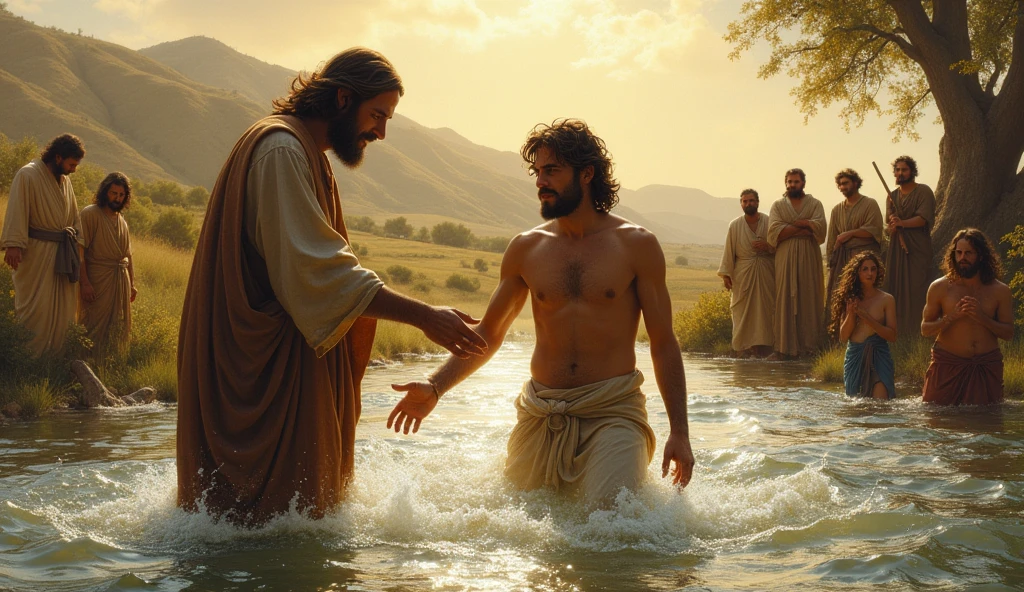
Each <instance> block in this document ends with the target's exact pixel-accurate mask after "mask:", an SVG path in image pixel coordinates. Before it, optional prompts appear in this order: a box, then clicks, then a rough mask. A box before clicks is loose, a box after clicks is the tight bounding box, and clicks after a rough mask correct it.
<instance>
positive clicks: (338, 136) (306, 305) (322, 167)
mask: <svg viewBox="0 0 1024 592" xmlns="http://www.w3.org/2000/svg"><path fill="white" fill-rule="evenodd" d="M403 92H404V90H403V87H402V81H401V78H400V77H399V76H398V73H397V72H396V71H395V69H394V67H393V66H392V65H391V63H390V62H389V61H388V60H387V59H386V58H385V57H384V56H382V55H380V54H379V53H377V52H375V51H372V50H368V49H365V48H353V49H349V50H346V51H343V52H341V53H339V54H338V55H336V56H334V57H333V58H331V59H330V60H329V61H328V62H327V63H326V65H324V66H323V67H322V68H321V69H320V70H318V71H316V72H314V73H312V74H311V75H308V76H305V75H299V76H298V77H297V78H296V79H295V81H294V82H293V83H292V89H291V93H290V94H289V95H288V96H287V97H284V98H282V99H278V100H277V101H275V102H274V107H275V114H274V115H272V116H270V117H266V118H264V119H261V120H260V121H258V122H256V123H255V124H254V125H253V126H252V127H250V128H249V129H248V130H247V131H246V132H245V133H244V134H243V135H242V137H241V139H239V141H238V143H237V144H236V145H235V147H234V149H233V151H232V153H231V155H230V156H229V157H228V160H227V162H226V163H225V164H224V167H223V168H222V169H221V172H220V176H219V177H218V179H217V182H216V185H215V186H214V189H213V193H212V194H211V196H210V203H209V206H208V209H207V213H206V218H205V221H204V223H203V229H202V232H201V234H200V237H199V245H198V247H197V250H196V255H195V260H194V262H193V265H192V273H191V277H190V278H189V285H188V289H187V292H186V295H185V305H184V310H183V312H182V319H181V332H180V337H179V342H178V443H177V444H178V446H177V448H178V455H177V456H178V504H179V505H180V506H181V507H183V508H185V509H186V510H190V511H196V510H199V509H205V510H206V511H209V512H210V513H212V514H214V515H222V514H224V515H226V517H227V518H228V519H229V520H232V521H233V522H237V523H242V524H253V523H260V522H263V521H265V520H266V519H268V518H269V517H271V516H273V515H275V514H278V513H282V512H286V511H289V510H290V509H294V510H296V511H298V512H301V513H303V514H306V515H309V516H312V517H320V516H323V515H324V514H325V513H326V512H328V511H329V510H330V509H331V508H332V507H333V506H334V505H336V504H337V502H338V501H339V500H340V499H341V497H342V495H343V493H344V489H345V486H346V484H347V482H348V481H349V479H350V478H351V476H352V468H353V464H354V455H353V449H354V447H355V429H356V424H357V423H358V421H359V411H360V381H361V380H362V377H363V373H364V371H365V369H366V365H367V362H368V361H369V355H370V348H371V346H372V344H373V336H374V330H375V327H376V319H389V320H394V321H398V322H403V323H407V324H411V325H413V326H415V327H418V328H419V329H421V330H422V331H423V332H424V333H425V334H426V336H427V337H428V338H429V339H431V340H433V341H434V342H436V343H438V344H440V345H442V346H443V347H445V348H446V349H448V350H449V351H451V352H452V353H453V354H455V355H457V356H460V357H468V356H471V355H480V354H482V353H483V352H484V351H485V349H486V343H485V342H484V340H483V339H481V338H480V337H479V336H478V335H477V334H476V333H475V332H474V331H473V329H472V328H470V327H469V326H468V325H467V323H475V322H476V320H475V319H473V318H472V317H470V316H469V315H467V314H465V313H462V312H460V311H457V310H454V309H452V308H447V307H435V306H428V305H426V304H424V303H422V302H419V301H417V300H413V299H410V298H407V297H405V296H402V295H400V294H397V293H395V292H393V291H391V290H389V289H388V288H387V287H385V286H384V285H383V283H382V282H381V280H380V279H379V278H378V277H377V275H376V274H375V273H373V272H372V271H370V270H368V269H365V268H363V267H362V266H361V265H360V264H359V260H358V259H357V258H356V256H355V254H354V253H353V252H352V249H351V247H350V245H349V242H348V238H347V232H346V230H345V223H344V220H343V217H342V211H341V201H340V198H339V195H338V188H337V185H336V183H335V181H334V174H333V173H332V171H331V166H330V163H329V162H328V160H327V156H326V155H325V154H324V152H325V151H326V150H328V149H331V150H333V152H334V153H335V155H337V156H338V158H339V159H340V160H341V161H342V162H343V163H344V164H345V165H347V166H349V167H355V166H358V165H359V163H360V162H361V161H362V158H363V150H364V149H365V147H366V146H367V144H369V143H371V142H374V141H376V140H383V139H384V137H385V133H386V127H387V122H388V120H390V119H391V117H392V116H393V115H394V112H395V107H396V106H397V105H398V100H399V98H400V97H401V95H402V93H403Z"/></svg>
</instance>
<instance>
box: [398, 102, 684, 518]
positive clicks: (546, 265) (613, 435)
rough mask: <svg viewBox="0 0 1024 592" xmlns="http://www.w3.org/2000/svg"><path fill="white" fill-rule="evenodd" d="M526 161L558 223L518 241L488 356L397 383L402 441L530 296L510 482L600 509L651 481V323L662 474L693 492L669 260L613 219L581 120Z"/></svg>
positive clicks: (609, 189) (605, 167)
mask: <svg viewBox="0 0 1024 592" xmlns="http://www.w3.org/2000/svg"><path fill="white" fill-rule="evenodd" d="M521 154H522V156H523V159H524V160H525V161H526V162H527V163H528V164H529V165H530V173H531V174H533V175H534V176H536V178H537V188H538V192H537V193H538V197H539V199H540V206H541V216H543V217H544V219H545V220H547V222H545V223H544V224H541V225H540V226H537V227H536V228H534V229H532V230H529V231H527V232H524V233H522V234H520V235H518V236H516V237H515V238H514V239H512V242H511V243H509V246H508V248H507V249H506V251H505V255H504V258H503V259H502V263H501V277H500V280H499V283H498V287H497V288H496V289H495V291H494V293H493V294H492V295H491V300H490V303H489V304H488V306H487V312H486V313H485V315H484V318H483V320H482V321H481V322H480V324H479V325H478V326H477V327H475V330H476V331H477V333H479V335H480V336H481V337H483V338H484V339H485V340H486V341H487V343H488V345H489V347H488V349H487V353H486V355H484V356H477V357H474V358H472V359H459V358H455V357H450V358H449V359H448V360H447V361H446V362H445V363H444V364H443V365H442V366H441V367H440V368H438V369H437V370H436V371H435V372H433V373H432V374H431V375H430V377H429V378H428V379H427V381H426V382H413V383H408V384H403V385H394V388H395V389H396V390H398V391H403V392H405V393H406V394H405V397H404V398H403V399H402V400H401V401H400V402H399V403H398V405H397V406H396V407H395V409H394V411H392V412H391V415H390V416H389V417H388V427H391V426H392V425H394V428H395V431H396V432H397V431H399V430H400V429H403V428H404V431H405V433H408V432H409V429H410V427H411V428H412V431H413V432H416V431H417V430H418V429H419V426H420V422H421V421H422V420H423V418H424V417H426V416H427V415H428V414H429V413H430V412H431V411H432V410H433V409H434V406H435V405H437V402H438V399H439V398H440V397H441V395H443V394H444V393H446V392H448V391H449V390H451V389H452V388H453V387H454V386H455V385H457V384H458V383H459V382H461V381H462V380H464V379H465V378H466V377H468V376H469V375H470V374H472V373H473V372H474V371H475V370H477V369H478V368H480V367H481V366H483V365H484V364H485V363H486V361H487V360H489V359H490V357H491V356H492V355H494V352H496V351H497V350H498V348H499V347H500V346H501V343H502V341H503V340H504V338H505V334H506V333H507V331H508V329H509V326H510V325H511V324H512V321H513V320H514V319H515V318H516V316H517V315H518V314H519V311H520V310H522V307H523V305H524V304H525V303H526V299H527V297H529V298H530V303H531V305H532V306H533V316H534V323H535V328H536V334H537V342H536V347H535V349H534V352H533V358H532V360H531V363H530V371H531V374H532V379H531V380H527V381H526V384H525V385H524V386H523V390H522V392H521V393H520V395H519V397H518V399H517V400H516V410H517V415H518V422H517V425H516V427H515V428H514V429H513V431H512V434H511V436H510V437H509V443H508V459H507V461H506V464H505V474H506V475H507V476H508V477H509V478H510V479H511V481H512V482H513V483H514V484H515V485H516V486H517V487H520V488H522V489H534V488H537V487H543V486H548V487H552V488H554V489H556V490H557V489H562V490H566V491H571V492H575V493H576V494H578V495H579V496H581V497H582V498H583V499H584V501H586V502H588V503H591V504H602V503H607V502H608V501H610V500H611V499H612V498H614V496H615V495H616V494H617V493H618V491H619V490H620V489H621V488H622V487H626V488H630V489H633V488H635V487H636V486H637V485H639V483H640V482H641V481H642V480H643V477H644V476H645V474H646V472H647V466H648V464H650V462H651V459H652V457H653V455H654V446H655V439H654V433H653V431H652V430H651V427H650V426H649V425H648V423H647V412H646V408H645V401H646V398H645V396H644V395H643V393H641V392H640V385H641V384H642V383H643V375H642V374H640V372H639V371H638V370H637V369H636V353H635V344H636V335H637V328H638V326H639V323H640V315H641V314H643V317H644V323H645V326H646V328H647V333H648V335H649V336H650V343H651V357H652V360H653V363H654V376H655V378H656V380H657V383H658V389H659V390H660V391H661V396H662V399H663V400H664V403H665V408H666V410H667V412H668V420H669V426H670V433H669V436H668V439H667V440H666V442H665V450H664V456H663V460H662V466H661V472H662V476H663V477H664V476H666V475H668V473H669V468H670V464H671V463H672V462H673V461H674V462H675V467H674V469H673V470H672V481H673V483H675V484H677V485H680V486H684V487H685V486H686V484H687V483H688V482H689V481H690V477H691V474H692V471H693V464H694V459H693V453H692V451H691V449H690V441H689V430H688V426H687V417H686V381H685V376H684V373H683V361H682V356H681V355H680V352H679V344H678V342H677V341H676V338H675V334H674V333H673V330H672V304H671V300H670V298H669V293H668V288H667V287H666V284H665V256H664V253H663V252H662V250H661V245H659V243H658V240H657V239H656V238H655V236H654V235H653V234H651V233H650V232H648V231H647V230H645V229H644V228H642V227H640V226H637V225H636V224H633V223H631V222H630V221H628V220H626V219H624V218H621V217H619V216H616V215H614V214H611V213H609V211H610V210H611V209H612V207H614V206H615V204H616V203H617V201H618V196H617V193H618V188H619V185H618V183H617V182H616V181H615V179H614V178H613V177H612V162H611V158H610V155H609V154H608V152H607V149H606V148H605V144H604V142H603V141H602V140H601V139H600V138H598V137H597V136H595V135H593V133H592V132H591V131H590V129H589V128H588V127H587V125H586V123H584V122H582V121H579V120H572V119H567V120H557V121H555V122H554V124H553V125H551V126H547V125H543V124H542V125H538V126H537V127H536V128H534V130H533V132H531V134H530V135H529V137H528V138H527V140H526V144H525V145H524V146H523V148H522V151H521Z"/></svg>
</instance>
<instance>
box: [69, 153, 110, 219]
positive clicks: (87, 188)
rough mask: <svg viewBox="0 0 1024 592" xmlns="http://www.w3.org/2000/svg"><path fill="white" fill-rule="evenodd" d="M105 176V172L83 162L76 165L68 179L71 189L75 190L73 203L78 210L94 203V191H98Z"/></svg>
mask: <svg viewBox="0 0 1024 592" xmlns="http://www.w3.org/2000/svg"><path fill="white" fill-rule="evenodd" d="M87 156H88V154H87ZM106 176H107V172H106V171H104V170H103V169H101V168H100V167H98V166H96V165H94V164H92V163H90V162H85V161H83V162H82V164H80V165H78V169H77V170H76V171H75V172H74V173H73V174H72V175H71V176H69V177H68V178H69V179H71V187H72V189H74V190H75V202H77V203H78V209H79V210H81V209H82V208H84V207H85V206H87V205H89V204H91V203H95V202H96V191H98V190H99V188H100V183H102V182H103V179H104V177H106Z"/></svg>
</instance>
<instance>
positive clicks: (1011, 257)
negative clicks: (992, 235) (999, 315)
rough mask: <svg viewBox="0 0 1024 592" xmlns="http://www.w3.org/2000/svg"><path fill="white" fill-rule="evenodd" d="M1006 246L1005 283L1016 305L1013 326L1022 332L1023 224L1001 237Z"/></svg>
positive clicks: (1023, 321)
mask: <svg viewBox="0 0 1024 592" xmlns="http://www.w3.org/2000/svg"><path fill="white" fill-rule="evenodd" d="M1000 242H1003V243H1006V244H1007V245H1008V247H1009V248H1008V249H1007V250H1006V270H1007V272H1008V273H1007V277H1006V278H1005V279H1006V280H1007V283H1008V284H1009V285H1010V290H1011V291H1012V292H1013V301H1014V302H1016V303H1017V310H1016V311H1015V312H1014V324H1015V325H1016V326H1017V330H1018V331H1022V330H1024V224H1018V225H1017V227H1016V228H1014V229H1013V232H1011V233H1009V234H1007V235H1006V236H1004V237H1003V239H1002V241H1000Z"/></svg>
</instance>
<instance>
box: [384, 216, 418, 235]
mask: <svg viewBox="0 0 1024 592" xmlns="http://www.w3.org/2000/svg"><path fill="white" fill-rule="evenodd" d="M413 230H415V229H414V228H413V227H412V224H409V223H408V222H407V221H406V219H405V216H399V217H398V218H391V219H390V220H385V221H384V236H393V237H397V238H409V237H410V236H412V233H413Z"/></svg>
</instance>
